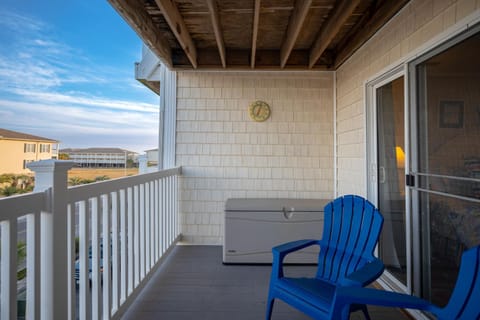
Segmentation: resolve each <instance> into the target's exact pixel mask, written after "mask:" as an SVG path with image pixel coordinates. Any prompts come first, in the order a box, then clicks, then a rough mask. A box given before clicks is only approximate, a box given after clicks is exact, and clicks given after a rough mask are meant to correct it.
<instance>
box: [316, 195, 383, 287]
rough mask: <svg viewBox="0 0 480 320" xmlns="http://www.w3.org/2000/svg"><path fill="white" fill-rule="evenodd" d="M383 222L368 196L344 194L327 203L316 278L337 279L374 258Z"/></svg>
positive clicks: (334, 280)
mask: <svg viewBox="0 0 480 320" xmlns="http://www.w3.org/2000/svg"><path fill="white" fill-rule="evenodd" d="M382 224H383V217H382V215H381V214H380V212H379V211H378V210H377V209H376V208H375V206H374V205H372V204H371V203H370V202H369V201H368V200H365V199H363V198H361V197H358V196H352V195H348V196H344V197H341V198H337V199H335V200H334V201H333V202H330V203H329V204H327V205H326V206H325V209H324V228H323V236H322V249H321V250H320V254H319V258H318V270H317V278H322V279H327V280H330V281H332V282H337V281H338V280H339V279H343V278H344V277H345V276H346V275H348V274H350V273H351V272H353V271H355V270H357V269H358V268H360V267H362V266H363V265H365V264H366V263H367V262H368V261H370V260H371V259H372V258H373V250H374V249H375V245H376V243H377V240H378V237H379V235H380V231H381V228H382Z"/></svg>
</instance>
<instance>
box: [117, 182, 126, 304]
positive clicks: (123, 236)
mask: <svg viewBox="0 0 480 320" xmlns="http://www.w3.org/2000/svg"><path fill="white" fill-rule="evenodd" d="M126 220H127V219H126V197H125V189H122V190H120V297H119V298H120V304H122V303H123V302H124V301H125V299H126V296H127V222H126Z"/></svg>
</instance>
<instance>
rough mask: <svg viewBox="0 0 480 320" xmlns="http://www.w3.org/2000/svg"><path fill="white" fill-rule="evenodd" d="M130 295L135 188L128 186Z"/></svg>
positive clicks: (130, 290)
mask: <svg viewBox="0 0 480 320" xmlns="http://www.w3.org/2000/svg"><path fill="white" fill-rule="evenodd" d="M127 191H128V200H127V205H128V238H127V241H128V295H130V294H131V293H132V291H133V279H134V269H133V265H134V263H133V252H134V237H133V205H134V203H133V190H132V188H128V190H127Z"/></svg>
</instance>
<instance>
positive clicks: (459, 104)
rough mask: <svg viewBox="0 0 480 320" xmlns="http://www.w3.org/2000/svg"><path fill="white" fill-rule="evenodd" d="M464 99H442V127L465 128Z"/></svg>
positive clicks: (440, 120)
mask: <svg viewBox="0 0 480 320" xmlns="http://www.w3.org/2000/svg"><path fill="white" fill-rule="evenodd" d="M463 108H464V106H463V101H440V119H439V127H440V128H463Z"/></svg>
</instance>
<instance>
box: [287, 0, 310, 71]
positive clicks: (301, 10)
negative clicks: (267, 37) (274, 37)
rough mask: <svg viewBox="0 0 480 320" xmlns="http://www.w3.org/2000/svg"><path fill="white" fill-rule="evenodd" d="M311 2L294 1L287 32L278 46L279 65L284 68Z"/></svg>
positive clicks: (307, 0)
mask: <svg viewBox="0 0 480 320" xmlns="http://www.w3.org/2000/svg"><path fill="white" fill-rule="evenodd" d="M311 4H312V0H304V1H295V7H294V8H293V13H292V15H291V16H290V22H289V23H288V28H287V34H286V36H285V40H284V41H283V43H282V47H281V48H280V67H281V68H284V67H285V64H286V63H287V60H288V57H289V56H290V53H291V52H292V49H293V46H294V45H295V42H296V41H297V38H298V35H299V34H300V30H301V29H302V26H303V22H304V21H305V18H306V17H307V13H308V10H309V9H310V6H311Z"/></svg>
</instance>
